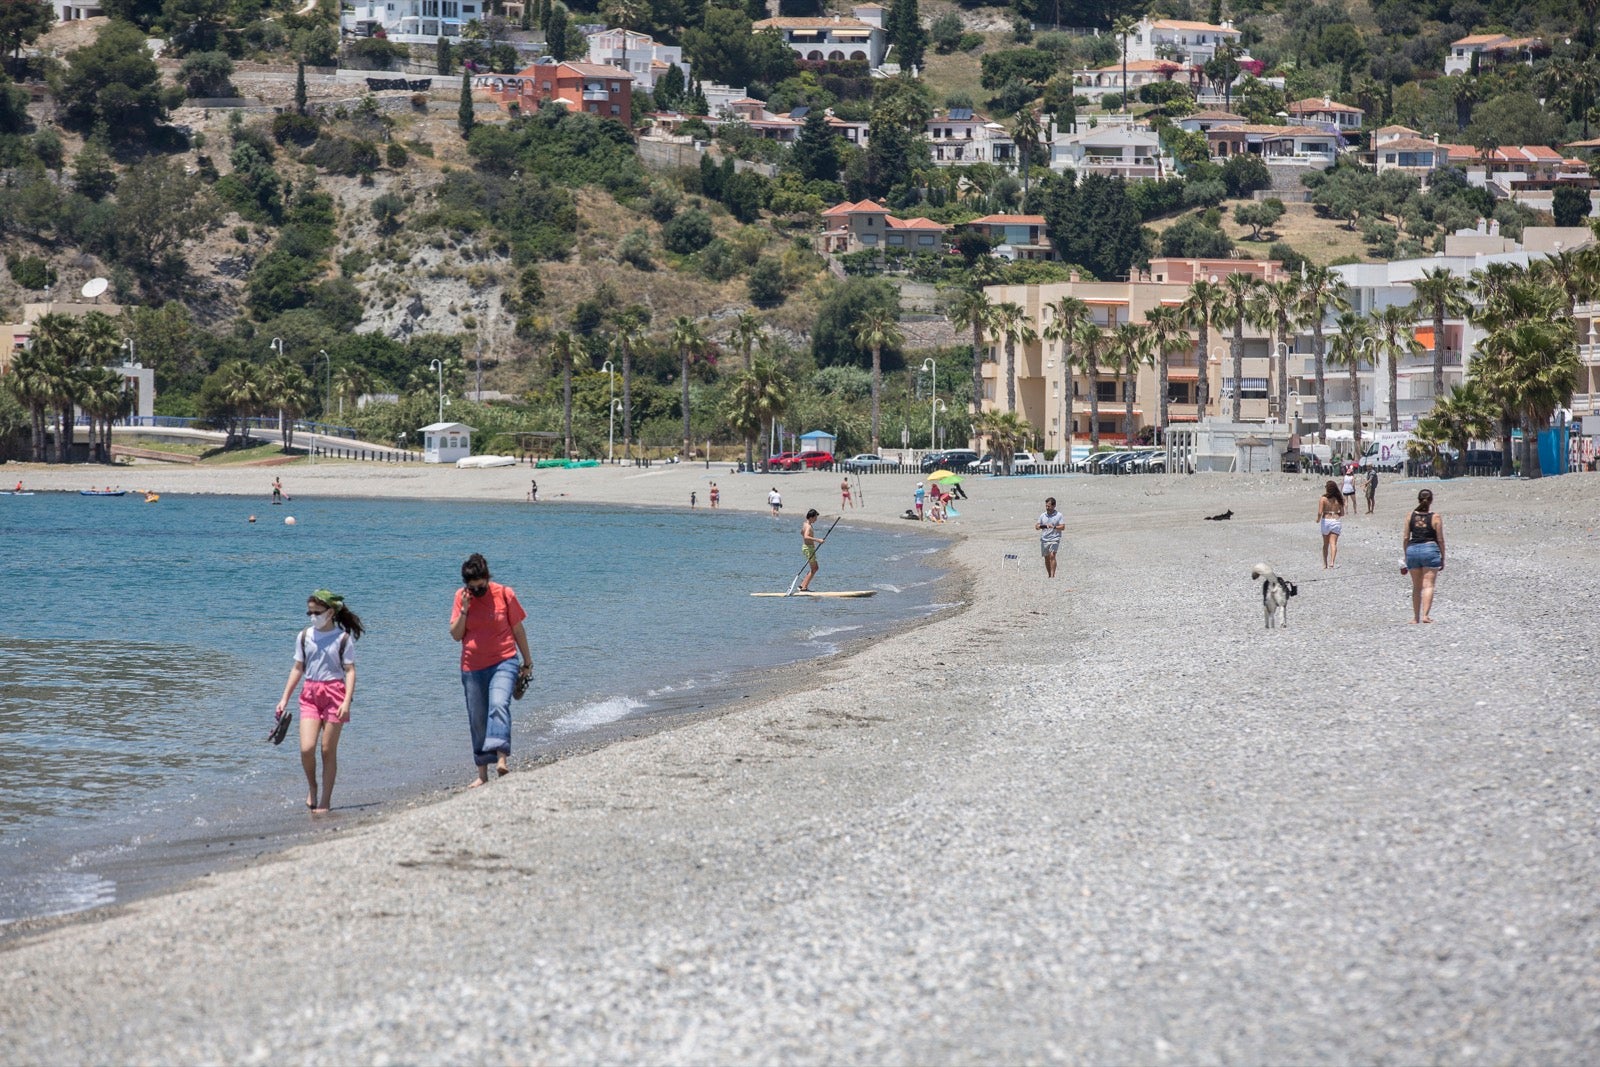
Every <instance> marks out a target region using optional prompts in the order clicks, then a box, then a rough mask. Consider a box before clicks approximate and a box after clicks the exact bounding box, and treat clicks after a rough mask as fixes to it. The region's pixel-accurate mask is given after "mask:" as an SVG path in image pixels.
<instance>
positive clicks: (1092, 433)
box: [1089, 358, 1100, 452]
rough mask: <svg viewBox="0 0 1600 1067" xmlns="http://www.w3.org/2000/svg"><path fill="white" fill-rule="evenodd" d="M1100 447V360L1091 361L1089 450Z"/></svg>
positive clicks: (1093, 450) (1095, 449)
mask: <svg viewBox="0 0 1600 1067" xmlns="http://www.w3.org/2000/svg"><path fill="white" fill-rule="evenodd" d="M1099 449H1100V361H1099V359H1097V358H1096V359H1091V360H1090V361H1089V451H1091V452H1096V451H1099Z"/></svg>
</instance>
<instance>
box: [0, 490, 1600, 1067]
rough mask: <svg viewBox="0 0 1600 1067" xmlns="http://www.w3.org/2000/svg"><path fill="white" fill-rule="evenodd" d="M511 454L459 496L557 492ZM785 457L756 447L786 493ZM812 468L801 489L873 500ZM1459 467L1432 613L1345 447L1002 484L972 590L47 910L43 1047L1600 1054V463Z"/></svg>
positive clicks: (590, 1056) (755, 502)
mask: <svg viewBox="0 0 1600 1067" xmlns="http://www.w3.org/2000/svg"><path fill="white" fill-rule="evenodd" d="M280 470H281V469H280ZM290 470H294V469H293V468H290ZM174 473H177V472H174ZM449 473H450V474H455V473H456V472H453V471H451V472H449ZM482 473H493V472H465V471H464V472H460V474H461V475H465V476H468V477H470V478H472V481H471V483H469V484H470V487H471V490H472V491H471V492H469V493H467V494H457V493H454V492H452V493H451V494H449V495H450V496H451V498H455V497H456V496H459V495H474V494H482V493H483V491H484V487H485V486H493V487H495V488H494V492H496V493H510V492H516V491H517V486H521V485H525V481H526V479H525V478H524V477H522V476H521V472H516V473H517V478H516V481H515V483H513V482H512V481H511V480H509V479H507V480H506V482H505V483H504V485H503V486H496V483H491V482H486V481H484V480H481V479H479V478H478V477H477V476H478V475H480V474H482ZM562 473H564V474H566V475H567V476H568V477H574V476H577V477H580V478H581V476H582V475H585V474H590V473H593V472H592V471H575V472H562ZM608 473H609V472H608ZM669 473H670V472H669ZM238 474H239V476H240V477H243V478H251V479H259V478H260V473H259V472H255V473H253V474H252V472H248V471H246V472H238ZM234 476H235V474H234V472H230V473H229V478H232V477H234ZM724 477H726V478H727V480H726V481H725V482H724V481H723V478H724ZM747 477H748V476H739V477H737V478H736V477H732V476H718V477H717V480H718V481H719V483H721V484H722V488H723V497H724V502H725V503H729V504H731V505H733V506H736V507H745V508H748V509H749V510H756V509H758V508H760V507H762V506H763V502H764V497H765V492H766V489H767V487H768V485H769V484H770V483H769V481H768V480H764V479H749V480H747ZM260 480H261V483H262V484H264V485H267V484H270V477H269V478H265V479H260ZM285 480H286V481H290V477H289V476H288V475H285ZM306 481H308V482H321V481H323V479H306ZM352 481H359V482H362V483H365V482H368V481H371V479H352ZM914 481H915V479H914V478H909V477H899V478H896V477H893V476H882V477H875V478H872V479H868V480H866V484H867V489H868V500H869V502H870V503H871V505H872V506H873V507H874V508H875V510H876V512H877V514H872V513H869V515H868V516H865V517H864V518H866V519H867V520H869V521H877V522H884V523H888V524H890V525H892V524H893V522H895V521H899V520H897V519H894V518H893V516H894V515H895V514H898V511H899V508H886V507H885V501H886V500H888V499H894V500H896V501H897V502H898V500H899V497H900V495H901V490H902V489H903V490H905V491H906V492H909V487H910V485H911V484H912V483H913V482H914ZM300 482H301V478H300V475H299V473H298V471H296V472H295V473H294V476H293V481H292V482H291V485H298V484H299V483H300ZM540 482H541V486H540V488H541V496H544V495H545V491H546V485H545V482H546V479H545V477H540ZM830 482H831V484H830ZM691 483H692V484H693V485H694V486H695V487H699V485H700V484H701V481H700V479H699V478H690V477H688V476H687V472H679V474H678V476H677V477H667V478H662V477H660V476H650V475H645V476H643V477H641V478H640V479H639V480H637V481H634V480H631V479H624V478H621V477H618V478H615V479H614V480H613V479H606V480H605V481H604V482H602V480H600V479H596V480H595V481H593V482H590V483H588V484H587V485H585V486H578V487H577V491H578V492H579V493H581V494H582V495H577V496H575V499H578V500H580V502H585V503H604V502H608V501H605V500H601V499H598V498H597V497H599V496H601V495H603V494H614V495H615V496H617V497H623V499H621V500H620V501H619V500H615V499H613V500H612V501H609V502H622V503H629V504H651V503H660V504H665V505H674V504H677V506H683V505H686V503H687V496H688V490H689V488H691ZM240 484H249V483H246V482H241V483H240ZM328 484H332V483H331V482H329V483H328ZM420 484H421V483H419V482H411V483H410V489H407V487H406V485H404V484H401V483H398V482H395V481H386V482H385V483H384V491H385V493H386V492H388V491H391V490H392V491H395V492H397V493H400V492H407V491H411V490H415V489H416V488H417V487H418V486H419V485H420ZM557 484H559V483H557ZM778 484H779V486H780V489H781V491H783V493H784V495H785V498H786V500H785V503H786V505H788V506H786V508H785V511H786V513H787V512H788V511H789V510H790V508H791V507H793V506H794V505H801V504H807V505H808V506H818V507H819V510H821V505H820V504H819V503H817V501H823V502H826V503H829V504H832V503H833V502H836V501H837V499H838V497H837V495H836V491H837V481H836V476H831V475H829V476H822V475H794V476H788V477H786V478H785V479H784V480H782V481H780V482H779V483H778ZM1417 484H1422V483H1417ZM1427 484H1429V485H1430V486H1431V487H1433V488H1434V489H1435V491H1436V493H1437V494H1438V505H1439V508H1440V510H1441V513H1442V514H1444V515H1445V516H1446V521H1447V530H1448V537H1449V567H1448V570H1447V571H1446V572H1445V574H1444V576H1443V577H1442V579H1441V583H1440V600H1439V604H1438V606H1437V607H1436V609H1435V613H1434V614H1435V617H1436V619H1438V620H1439V625H1436V626H1426V627H1424V626H1407V625H1406V624H1405V621H1406V618H1407V617H1408V614H1409V588H1408V585H1404V584H1402V582H1403V581H1404V580H1403V579H1400V578H1399V577H1398V575H1397V573H1396V567H1395V564H1394V560H1395V557H1396V556H1397V554H1398V547H1399V531H1400V528H1401V522H1402V520H1403V517H1404V513H1405V510H1406V506H1407V503H1408V501H1409V498H1410V496H1412V495H1413V494H1414V489H1415V488H1416V486H1415V485H1413V484H1410V483H1407V482H1404V481H1398V480H1388V481H1385V482H1384V483H1383V485H1382V486H1381V487H1380V490H1379V512H1378V514H1377V515H1376V516H1374V517H1373V518H1368V517H1366V516H1364V515H1355V516H1351V517H1350V518H1347V520H1346V523H1345V536H1344V539H1343V540H1342V542H1341V551H1340V562H1339V567H1338V568H1337V569H1336V570H1335V572H1333V573H1331V574H1327V575H1324V574H1322V573H1321V572H1320V570H1319V569H1318V568H1317V566H1316V565H1315V563H1314V561H1315V560H1316V559H1317V553H1318V545H1317V540H1318V539H1317V538H1316V535H1315V524H1314V521H1313V508H1314V505H1315V497H1316V493H1317V487H1318V483H1317V482H1316V481H1315V480H1313V479H1301V478H1299V477H1297V476H1287V475H1239V476H1230V475H1217V476H1211V475H1200V476H1193V477H1187V478H1186V477H1183V476H1177V475H1173V476H1164V475H1163V476H1140V477H1130V478H1117V479H1112V478H1068V477H1039V478H1014V479H990V478H981V479H973V480H971V481H970V482H969V483H968V486H969V489H970V490H971V493H972V497H973V499H972V500H971V501H968V502H966V503H965V504H964V506H963V507H962V515H963V519H962V520H961V521H960V523H959V524H958V525H956V526H955V527H954V528H953V529H950V530H948V531H947V532H948V533H949V534H951V535H955V534H957V533H959V534H960V535H961V536H959V537H956V536H951V539H950V544H949V546H948V547H947V549H945V552H946V554H947V555H948V557H949V561H950V563H951V564H952V566H953V567H956V568H958V569H959V573H961V574H962V575H963V579H964V580H965V581H967V582H969V583H970V588H969V590H968V594H967V595H966V596H965V597H964V600H965V601H966V605H967V606H966V608H965V610H964V611H962V612H959V613H951V614H950V615H949V616H940V617H936V618H933V619H930V620H928V621H927V622H925V623H924V624H922V625H920V626H916V627H915V628H912V629H909V630H907V631H905V632H902V633H899V634H896V635H893V636H889V637H886V638H883V639H881V640H876V641H869V642H864V645H865V647H863V648H861V649H859V650H858V651H856V652H854V653H852V654H851V655H849V656H842V655H841V656H837V657H832V658H830V659H829V660H826V661H823V662H822V663H821V664H820V665H818V666H817V667H816V668H815V670H814V671H812V672H811V674H812V676H811V677H810V678H808V679H805V680H804V684H801V685H800V686H799V687H798V688H796V689H794V690H792V691H790V692H787V693H785V694H782V695H778V696H773V697H768V698H767V699H766V700H764V701H755V700H752V701H750V702H748V703H747V704H745V705H742V706H738V707H735V708H733V709H731V710H729V711H728V712H726V713H724V714H721V715H717V716H715V717H712V718H706V719H703V720H700V721H695V722H688V723H684V724H682V725H681V726H678V727H676V728H674V729H671V730H665V731H660V732H656V733H652V734H650V735H649V736H646V737H639V738H632V739H627V740H624V741H619V742H617V743H613V744H610V745H607V746H604V747H602V748H600V749H598V750H595V751H592V752H588V753H585V754H583V755H581V756H575V757H573V758H567V759H562V760H559V761H557V762H554V763H552V764H549V765H547V766H544V767H540V768H538V769H536V770H534V771H532V772H530V773H526V774H519V775H512V776H511V777H509V778H508V779H506V780H505V782H503V783H497V785H496V787H495V788H493V789H489V790H477V791H474V792H473V793H472V794H461V795H456V796H454V797H452V799H455V800H456V803H453V804H427V805H422V806H418V807H415V808H410V809H405V810H400V811H397V812H395V813H394V814H393V816H392V817H388V818H384V819H382V820H377V821H374V822H373V823H371V824H368V825H364V826H361V827H356V828H352V829H351V830H350V831H349V832H347V833H341V834H339V835H337V837H333V838H332V839H329V840H325V841H319V842H313V843H310V844H307V845H302V846H297V847H295V848H292V849H290V850H288V851H287V852H284V853H280V854H277V855H274V856H270V857H266V858H264V859H262V860H261V861H260V862H257V863H253V864H249V865H246V866H244V867H242V868H240V869H238V870H233V871H229V872H226V873H224V874H220V875H217V876H213V877H208V878H204V879H201V880H199V881H198V882H195V883H192V884H190V885H188V886H185V887H183V888H181V889H178V890H176V891H174V892H172V893H170V894H165V895H163V896H160V897H156V898H146V899H143V900H140V901H137V902H135V903H133V904H131V905H128V906H126V907H120V906H119V908H118V909H117V910H116V911H115V912H114V913H108V914H99V913H94V918H92V919H87V918H84V917H83V916H78V917H76V918H74V919H72V920H70V921H67V922H64V923H62V924H60V925H58V926H55V927H53V928H51V929H48V930H39V931H30V932H29V933H28V934H27V935H26V936H22V937H17V938H14V939H9V940H7V941H6V942H4V943H3V944H0V954H3V956H4V959H5V962H6V964H7V965H8V975H9V977H10V978H11V982H10V983H9V984H10V986H11V988H12V990H13V995H12V996H11V997H8V998H7V999H6V1000H5V1001H3V1002H0V1029H3V1030H4V1031H5V1032H7V1033H8V1034H11V1035H15V1037H16V1040H15V1041H14V1042H12V1043H10V1047H9V1048H7V1049H6V1050H5V1051H3V1052H0V1061H3V1062H8V1063H9V1062H17V1063H31V1062H42V1061H50V1060H61V1059H85V1060H97V1059H111V1058H119V1059H140V1060H162V1061H168V1062H206V1061H217V1060H226V1061H230V1062H234V1061H241V1060H250V1061H262V1060H267V1061H273V1062H278V1061H285V1060H294V1061H299V1062H335V1061H348V1060H365V1061H373V1062H381V1061H390V1060H395V1059H402V1060H407V1061H412V1062H459V1061H461V1060H466V1059H482V1058H485V1057H486V1056H487V1057H489V1058H507V1059H513V1060H519V1061H534V1060H557V1061H562V1062H650V1063H692V1062H706V1061H722V1062H727V1061H748V1060H761V1061H764V1062H774V1061H776V1062H794V1063H813V1062H838V1061H840V1060H845V1061H854V1062H865V1061H875V1062H970V1061H973V1060H979V1059H982V1060H992V1061H995V1062H1003V1061H1052V1062H1060V1061H1074V1062H1082V1061H1086V1060H1087V1061H1092V1062H1107V1061H1122V1062H1129V1061H1131V1062H1152V1063H1167V1062H1196V1061H1201V1060H1213V1059H1230V1060H1233V1061H1243V1062H1253V1063H1269V1062H1284V1061H1294V1062H1317V1063H1323V1062H1327V1063H1334V1062H1348V1061H1350V1060H1352V1059H1354V1060H1402V1061H1408V1062H1409V1061H1422V1060H1428V1061H1435V1060H1451V1061H1453V1062H1466V1063H1477V1062H1503V1061H1505V1060H1508V1059H1524V1058H1528V1057H1536V1058H1549V1059H1556V1060H1563V1061H1565V1060H1571V1061H1573V1062H1577V1061H1580V1060H1584V1059H1587V1058H1591V1057H1592V1055H1593V1054H1594V1053H1595V1052H1596V1051H1600V1031H1596V1029H1595V1028H1594V1026H1593V1024H1592V1020H1593V1019H1594V1018H1597V1017H1600V964H1597V963H1596V962H1595V961H1596V959H1600V920H1596V919H1594V918H1592V917H1590V916H1588V915H1587V913H1586V912H1584V911H1583V910H1582V908H1581V904H1580V902H1581V900H1583V899H1586V898H1587V896H1589V895H1591V890H1590V888H1589V887H1592V885H1593V884H1594V881H1595V879H1596V878H1600V839H1597V835H1596V834H1595V832H1594V830H1595V827H1596V826H1597V825H1600V800H1597V799H1596V796H1595V794H1594V792H1593V790H1592V781H1593V777H1594V774H1595V773H1596V772H1597V771H1600V729H1597V726H1600V723H1597V720H1596V719H1595V718H1594V714H1593V708H1592V701H1591V700H1588V699H1587V697H1586V694H1587V693H1588V692H1589V690H1590V689H1591V688H1592V666H1593V663H1594V661H1595V657H1596V655H1597V649H1596V640H1595V637H1594V634H1593V626H1592V623H1591V621H1590V619H1589V617H1588V615H1589V613H1585V612H1576V611H1574V610H1573V605H1574V604H1581V603H1584V602H1587V601H1588V600H1590V599H1592V598H1594V597H1596V596H1600V551H1597V549H1600V536H1597V533H1596V531H1597V529H1600V503H1597V501H1600V478H1597V477H1596V476H1594V475H1567V476H1563V477H1560V478H1552V479H1546V480H1543V481H1540V482H1509V483H1506V482H1499V481H1495V480H1479V479H1471V480H1458V481H1452V482H1446V483H1443V486H1442V488H1441V487H1440V484H1439V483H1431V482H1430V483H1427ZM876 485H882V486H883V489H876V490H875V486H876ZM730 486H732V487H733V488H732V489H731V490H730ZM364 487H370V486H364ZM563 488H565V489H566V491H569V492H572V491H573V487H571V486H565V487H563ZM176 491H181V490H176ZM290 491H291V495H292V494H293V492H294V490H293V489H292V488H291V490H290ZM305 491H312V490H309V489H307V490H305ZM886 493H887V494H888V495H887V496H886V495H885V494H886ZM1047 493H1048V494H1051V495H1055V496H1056V497H1057V498H1058V499H1059V500H1061V501H1062V503H1063V505H1064V506H1063V508H1062V510H1063V511H1064V513H1065V514H1066V517H1067V535H1066V545H1065V547H1064V549H1063V559H1062V575H1063V577H1062V578H1060V579H1058V580H1057V581H1056V582H1055V583H1047V581H1046V580H1045V579H1044V577H1043V575H1042V573H1041V571H1042V568H1041V567H1040V565H1039V563H1038V554H1037V553H1038V549H1037V541H1036V535H1034V534H1033V533H1032V531H1031V529H1030V527H1031V523H1032V519H1033V516H1034V514H1036V513H1037V511H1038V505H1039V504H1040V503H1041V502H1042V497H1043V496H1044V495H1045V494H1047ZM745 496H748V497H749V498H750V499H749V501H744V500H742V499H741V498H742V497H745ZM808 497H809V500H808V499H806V498H808ZM730 498H731V499H730ZM1036 498H1037V499H1036ZM507 499H514V498H511V497H507ZM702 499H703V498H702ZM141 506H142V505H141ZM1229 508H1231V509H1233V510H1234V512H1235V518H1234V521H1232V522H1230V523H1207V522H1203V521H1200V520H1201V519H1202V517H1203V516H1205V515H1209V514H1216V513H1219V512H1222V511H1224V510H1227V509H1229ZM784 521H786V522H787V521H791V520H790V519H789V518H788V517H787V516H786V518H785V520H784ZM793 521H796V522H797V521H798V519H794V520H793ZM1011 554H1016V555H1018V556H1019V557H1020V559H1019V560H1018V564H1019V565H1018V566H1011V565H1010V564H1009V563H1008V561H1007V560H1006V558H1005V557H1006V556H1007V555H1011ZM1257 560H1266V561H1269V562H1271V563H1273V564H1274V566H1275V567H1276V568H1277V569H1278V571H1279V572H1280V573H1282V574H1284V575H1285V576H1287V577H1289V578H1290V579H1291V580H1295V581H1298V582H1299V583H1300V590H1301V595H1300V596H1299V598H1298V599H1297V600H1296V601H1294V602H1293V603H1292V604H1291V607H1290V612H1289V622H1290V627H1289V628H1288V629H1284V630H1277V631H1272V632H1270V633H1269V632H1266V631H1264V630H1263V629H1262V620H1261V611H1260V606H1259V603H1258V601H1259V591H1258V590H1256V589H1254V588H1253V587H1252V585H1251V583H1250V582H1249V580H1248V578H1247V573H1248V569H1249V567H1250V566H1251V564H1253V563H1254V562H1256V561H1257ZM825 577H826V570H824V578H825ZM321 885H327V886H337V887H339V892H337V893H336V894H334V895H332V896H330V897H328V898H326V899H323V900H319V902H318V904H317V906H315V907H302V906H291V905H290V902H295V903H296V904H298V903H299V902H301V901H302V900H303V898H304V896H305V892H306V890H305V887H307V886H321ZM1575 907H1576V908H1577V910H1574V908H1575ZM196 952H203V953H204V954H205V955H204V959H205V960H206V965H205V966H204V967H195V966H193V965H192V961H193V959H194V957H195V953H196ZM308 988H313V989H316V990H317V993H316V994H315V995H314V996H313V995H308V994H307V993H306V992H305V991H306V990H307V989H308ZM219 992H221V993H223V994H224V995H223V996H221V997H219V996H218V993H219ZM264 1019H276V1020H281V1021H282V1022H281V1023H280V1024H279V1025H272V1026H263V1025H262V1020H264ZM486 1019H488V1020H492V1022H493V1033H492V1035H491V1036H485V1035H486V1031H485V1026H484V1023H485V1020H486Z"/></svg>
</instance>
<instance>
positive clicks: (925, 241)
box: [917, 233, 933, 246]
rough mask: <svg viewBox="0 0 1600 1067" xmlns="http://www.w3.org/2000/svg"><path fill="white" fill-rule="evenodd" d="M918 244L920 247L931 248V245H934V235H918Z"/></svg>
mask: <svg viewBox="0 0 1600 1067" xmlns="http://www.w3.org/2000/svg"><path fill="white" fill-rule="evenodd" d="M917 244H919V245H929V246H931V245H932V244H933V234H931V233H924V234H920V235H918V237H917Z"/></svg>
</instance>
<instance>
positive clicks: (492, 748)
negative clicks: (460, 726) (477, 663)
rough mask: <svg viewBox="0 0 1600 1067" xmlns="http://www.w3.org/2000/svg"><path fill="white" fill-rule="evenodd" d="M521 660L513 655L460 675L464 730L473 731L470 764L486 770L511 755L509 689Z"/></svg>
mask: <svg viewBox="0 0 1600 1067" xmlns="http://www.w3.org/2000/svg"><path fill="white" fill-rule="evenodd" d="M520 667H521V661H520V660H518V659H517V657H516V656H512V657H511V658H510V659H504V660H501V661H500V662H499V663H496V664H495V665H494V666H493V667H485V668H483V669H482V670H477V671H462V672H461V688H462V690H463V691H464V692H465V693H466V694H467V728H468V729H469V730H471V731H472V762H473V763H475V764H477V765H478V766H479V767H487V766H488V765H489V764H491V763H494V762H495V761H497V760H498V759H499V758H500V757H501V756H509V755H511V688H512V686H513V685H515V684H516V681H517V671H518V669H519V668H520Z"/></svg>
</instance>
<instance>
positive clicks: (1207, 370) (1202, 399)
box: [1194, 319, 1211, 422]
mask: <svg viewBox="0 0 1600 1067" xmlns="http://www.w3.org/2000/svg"><path fill="white" fill-rule="evenodd" d="M1199 339H1200V348H1199V351H1198V352H1197V353H1196V354H1195V362H1196V363H1197V364H1198V369H1197V370H1196V371H1195V376H1194V417H1195V421H1196V422H1198V421H1200V420H1202V419H1204V418H1205V417H1206V404H1207V402H1208V401H1209V400H1210V399H1211V366H1210V364H1209V363H1207V362H1206V349H1207V348H1209V347H1210V345H1211V326H1210V324H1209V323H1207V322H1206V321H1205V320H1204V319H1202V320H1201V322H1200V331H1199Z"/></svg>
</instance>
